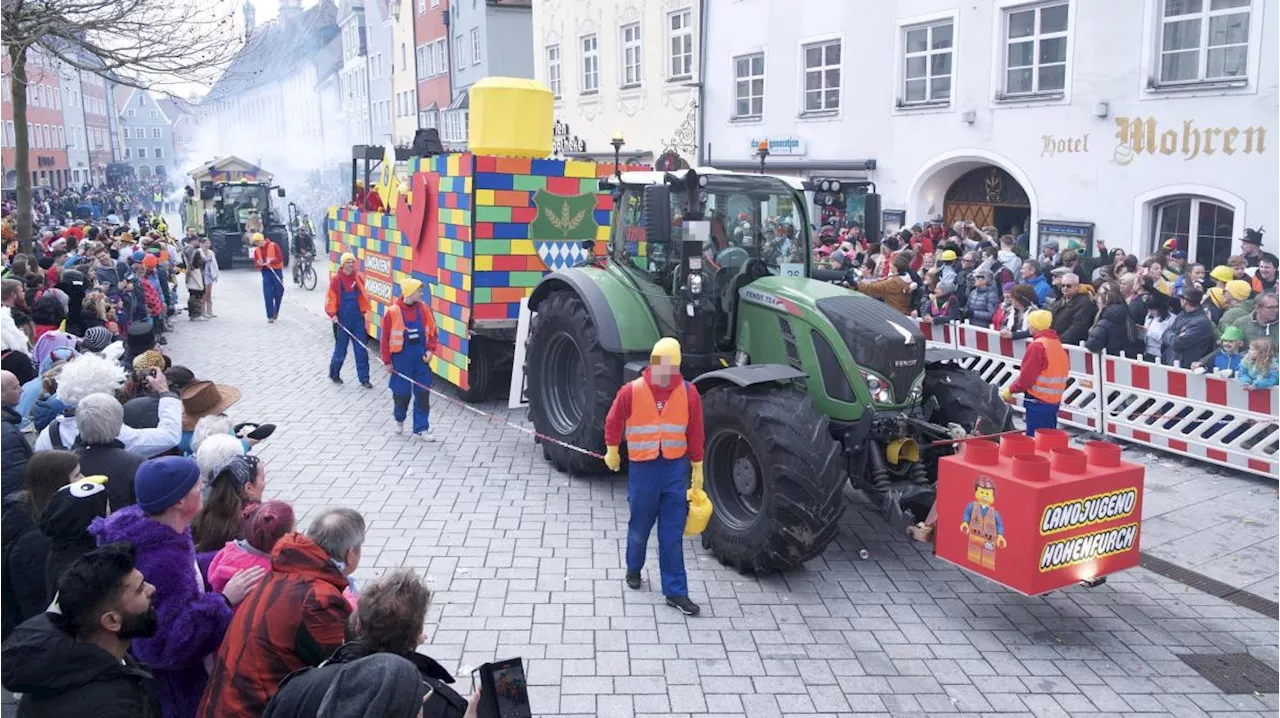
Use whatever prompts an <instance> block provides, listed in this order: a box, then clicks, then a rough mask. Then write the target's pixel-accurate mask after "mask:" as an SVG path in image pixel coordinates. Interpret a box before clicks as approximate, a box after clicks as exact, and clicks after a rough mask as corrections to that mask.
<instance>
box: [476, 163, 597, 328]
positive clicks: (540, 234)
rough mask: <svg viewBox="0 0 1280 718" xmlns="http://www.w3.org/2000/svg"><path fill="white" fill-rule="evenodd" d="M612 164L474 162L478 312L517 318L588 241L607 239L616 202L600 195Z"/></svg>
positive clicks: (584, 251) (495, 317) (497, 317)
mask: <svg viewBox="0 0 1280 718" xmlns="http://www.w3.org/2000/svg"><path fill="white" fill-rule="evenodd" d="M612 172H613V166H612V165H605V164H596V163H595V162H584V161H579V160H561V159H545V160H534V159H518V158H507V157H476V159H475V265H474V286H475V290H474V292H475V297H474V311H475V318H476V319H477V320H500V319H510V320H514V319H516V318H517V317H519V316H520V301H521V300H522V299H524V298H525V297H527V296H529V294H530V292H532V291H533V288H534V286H536V285H537V284H538V282H539V281H540V280H541V279H542V276H543V275H544V274H546V273H547V272H549V271H557V270H560V269H564V268H566V267H570V266H573V265H574V264H575V263H577V262H578V261H580V260H581V259H582V258H583V257H584V256H585V255H586V254H587V252H588V250H587V249H584V248H583V246H582V245H583V240H586V239H598V240H600V242H598V243H597V245H596V252H597V253H598V254H603V253H604V252H605V249H606V242H607V241H608V239H609V222H610V217H611V212H612V211H613V198H612V197H611V196H610V195H609V193H607V192H600V191H599V190H598V187H599V180H600V178H601V177H605V176H608V175H609V174H611V173H612Z"/></svg>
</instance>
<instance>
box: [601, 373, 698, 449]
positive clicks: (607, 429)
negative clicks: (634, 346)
mask: <svg viewBox="0 0 1280 718" xmlns="http://www.w3.org/2000/svg"><path fill="white" fill-rule="evenodd" d="M644 381H645V383H646V384H648V385H649V391H651V392H653V400H654V401H655V402H657V404H658V408H659V409H661V408H662V405H663V404H665V403H666V401H667V397H669V396H671V390H672V388H674V387H675V383H674V382H673V383H672V384H671V386H658V385H656V384H654V383H653V380H652V379H651V378H650V376H649V370H648V369H647V368H646V369H645V370H644ZM688 398H689V427H688V429H687V430H686V441H688V442H689V444H688V456H689V461H702V448H703V447H702V444H703V440H704V438H705V433H704V429H703V426H702V397H701V396H699V395H698V389H697V387H695V386H694V385H693V384H690V385H689V390H688ZM630 416H631V384H630V383H627V384H623V385H622V388H621V389H619V390H618V395H617V396H615V397H614V399H613V406H612V407H610V408H609V415H608V416H606V417H605V420H604V443H605V445H606V446H618V445H619V444H621V443H622V432H623V430H624V429H626V428H627V419H628V418H629V417H630Z"/></svg>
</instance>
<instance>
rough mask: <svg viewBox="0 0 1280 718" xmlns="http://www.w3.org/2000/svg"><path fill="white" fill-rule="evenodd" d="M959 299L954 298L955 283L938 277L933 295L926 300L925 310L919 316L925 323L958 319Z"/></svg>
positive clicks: (941, 322) (943, 322)
mask: <svg viewBox="0 0 1280 718" xmlns="http://www.w3.org/2000/svg"><path fill="white" fill-rule="evenodd" d="M960 312H961V309H960V300H959V299H958V298H956V285H955V284H953V283H952V282H951V281H949V280H946V279H940V280H939V281H938V284H937V286H935V287H934V288H933V296H932V297H930V298H929V300H928V302H927V311H926V312H925V313H924V315H923V316H921V317H920V321H922V322H924V323H925V324H948V323H950V322H954V321H958V320H959V319H960Z"/></svg>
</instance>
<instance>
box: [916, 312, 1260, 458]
mask: <svg viewBox="0 0 1280 718" xmlns="http://www.w3.org/2000/svg"><path fill="white" fill-rule="evenodd" d="M920 329H921V331H922V332H924V335H925V338H926V339H928V340H929V342H931V343H933V344H937V345H941V346H946V347H949V348H952V349H958V350H961V351H964V352H966V353H967V354H969V355H970V356H971V358H970V359H967V360H965V362H964V363H965V366H967V367H968V368H969V369H972V370H974V371H977V372H978V373H979V374H981V375H982V377H983V378H984V379H986V380H987V381H988V382H990V383H991V384H994V385H997V386H1000V387H1002V388H1003V387H1008V386H1010V385H1012V384H1013V380H1014V378H1016V377H1017V375H1018V370H1019V368H1020V366H1021V362H1022V357H1023V354H1024V353H1025V351H1026V345H1027V340H1025V339H1022V340H1013V339H1005V338H1003V337H1001V336H1000V333H999V332H997V331H993V330H991V329H985V328H983V327H978V326H974V325H971V324H945V325H941V326H933V325H930V324H921V325H920ZM1065 349H1066V350H1067V356H1068V357H1069V359H1070V360H1071V372H1070V374H1069V376H1068V379H1067V389H1066V392H1065V393H1064V394H1063V399H1062V405H1061V407H1060V408H1059V410H1058V420H1059V421H1060V422H1062V423H1064V424H1067V425H1069V426H1074V427H1077V428H1080V429H1085V430H1087V431H1093V432H1096V433H1098V434H1101V435H1103V436H1108V437H1115V438H1117V439H1122V440H1125V441H1132V442H1135V443H1139V444H1145V445H1147V446H1151V447H1154V448H1157V449H1161V450H1163V451H1169V452H1172V453H1175V454H1181V455H1183V456H1187V457H1190V458H1194V459H1198V460H1200V461H1208V462H1211V463H1215V464H1220V465H1222V466H1230V467H1232V468H1235V469H1239V470H1241V471H1248V472H1251V473H1254V474H1261V475H1263V476H1269V477H1271V478H1277V471H1278V470H1280V425H1278V424H1277V409H1278V408H1280V388H1276V387H1273V388H1270V389H1255V390H1250V391H1246V390H1245V388H1244V385H1243V384H1241V383H1240V382H1239V381H1237V380H1235V379H1223V378H1220V377H1216V376H1212V375H1209V374H1197V373H1195V372H1192V371H1188V370H1185V369H1177V368H1174V367H1169V366H1164V365H1162V364H1152V363H1149V362H1145V361H1142V360H1140V359H1128V358H1125V357H1117V356H1111V355H1107V354H1094V353H1092V352H1090V351H1088V350H1086V349H1085V348H1084V347H1082V346H1068V347H1065ZM1021 402H1022V399H1021V397H1018V398H1017V400H1016V404H1015V408H1016V409H1017V410H1018V411H1022V405H1021Z"/></svg>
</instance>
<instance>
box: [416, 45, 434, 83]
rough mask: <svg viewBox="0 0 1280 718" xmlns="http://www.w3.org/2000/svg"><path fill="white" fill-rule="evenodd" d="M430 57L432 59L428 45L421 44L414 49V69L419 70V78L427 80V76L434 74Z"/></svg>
mask: <svg viewBox="0 0 1280 718" xmlns="http://www.w3.org/2000/svg"><path fill="white" fill-rule="evenodd" d="M430 59H431V56H430V53H428V52H427V46H426V45H419V46H418V47H417V48H415V49H414V51H413V66H414V70H415V71H416V72H417V76H418V79H419V80H425V79H426V78H427V77H429V76H430V75H431V74H433V73H432V72H431V69H430V66H429V65H430V62H429V61H430Z"/></svg>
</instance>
